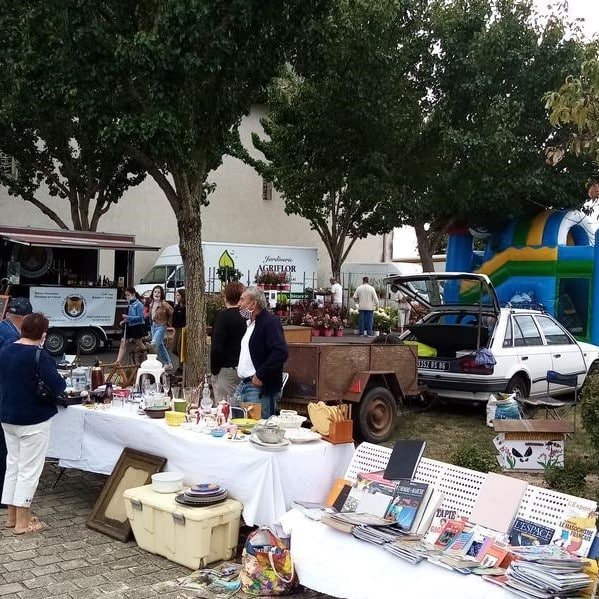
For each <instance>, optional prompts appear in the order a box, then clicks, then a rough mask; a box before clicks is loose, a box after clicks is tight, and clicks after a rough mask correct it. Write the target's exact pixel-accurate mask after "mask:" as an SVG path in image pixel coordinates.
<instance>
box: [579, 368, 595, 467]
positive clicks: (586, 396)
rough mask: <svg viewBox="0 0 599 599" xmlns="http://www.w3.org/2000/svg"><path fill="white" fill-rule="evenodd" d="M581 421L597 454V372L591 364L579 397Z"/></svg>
mask: <svg viewBox="0 0 599 599" xmlns="http://www.w3.org/2000/svg"><path fill="white" fill-rule="evenodd" d="M580 405H581V414H582V422H583V423H584V428H585V430H586V432H587V434H588V435H589V441H590V442H591V446H592V448H593V451H594V453H595V455H596V456H599V373H598V372H597V370H596V369H595V368H594V367H593V366H592V367H591V370H590V374H589V375H588V376H587V379H586V381H585V383H584V387H583V388H582V396H581V398H580Z"/></svg>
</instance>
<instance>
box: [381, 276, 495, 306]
mask: <svg viewBox="0 0 599 599" xmlns="http://www.w3.org/2000/svg"><path fill="white" fill-rule="evenodd" d="M386 281H387V283H390V284H391V289H392V290H394V291H401V292H402V293H405V294H406V295H408V296H410V297H411V298H412V299H415V300H416V301H418V302H420V303H421V304H423V305H425V306H427V307H428V308H429V309H431V310H435V309H441V308H442V309H448V308H457V307H461V308H463V307H470V308H472V307H480V308H483V309H484V308H487V309H492V310H494V311H497V309H498V308H499V304H498V301H497V296H496V294H495V291H494V290H493V289H492V287H491V286H490V284H489V283H488V279H486V278H482V277H477V276H476V275H468V274H464V275H461V274H447V275H443V273H423V274H421V275H405V276H399V277H390V278H388V279H386Z"/></svg>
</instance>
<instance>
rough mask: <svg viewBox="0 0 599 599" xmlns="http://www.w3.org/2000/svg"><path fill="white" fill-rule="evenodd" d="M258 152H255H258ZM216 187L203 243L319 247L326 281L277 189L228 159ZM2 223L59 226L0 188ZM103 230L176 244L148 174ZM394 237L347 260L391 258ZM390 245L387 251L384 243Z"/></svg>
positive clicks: (169, 214)
mask: <svg viewBox="0 0 599 599" xmlns="http://www.w3.org/2000/svg"><path fill="white" fill-rule="evenodd" d="M263 114H264V110H263V109H262V108H255V109H254V110H253V111H252V113H251V114H250V115H249V116H248V117H247V118H245V119H244V121H243V123H242V126H241V137H242V141H243V142H244V144H245V145H246V147H248V148H251V147H252V145H251V132H252V131H259V130H261V127H260V123H259V119H260V118H261V116H262V115H263ZM254 152H255V150H254ZM210 181H213V182H215V183H216V190H215V191H214V193H212V194H211V195H210V198H209V199H210V205H209V206H208V207H205V208H204V209H203V230H202V239H203V240H204V241H223V242H237V243H255V244H274V245H295V246H309V247H316V248H318V262H319V279H320V283H321V284H325V283H328V277H329V276H330V262H329V259H328V254H327V252H326V249H325V247H324V245H323V244H322V242H321V241H320V238H319V237H318V235H317V234H316V233H315V232H314V231H311V230H310V227H309V224H308V222H307V221H306V220H305V219H303V218H301V217H299V216H288V215H287V214H285V210H284V203H283V201H282V200H281V199H280V197H279V195H278V194H277V193H276V192H273V194H272V200H263V199H262V178H261V177H260V176H259V175H258V173H257V172H256V171H255V170H254V169H253V168H251V167H249V166H247V165H246V164H244V163H242V162H241V161H239V160H237V159H235V158H231V157H226V158H225V159H224V161H223V164H222V165H221V166H220V167H219V168H218V169H217V170H216V171H215V172H214V173H213V174H212V175H211V176H210ZM46 197H47V203H48V205H50V206H51V207H52V208H53V209H54V210H56V212H58V214H59V215H60V216H61V218H63V219H64V220H65V222H66V223H67V224H69V225H70V226H71V225H72V223H71V219H70V215H69V210H68V204H67V202H66V201H64V200H59V199H56V198H49V197H48V196H46ZM0 222H2V223H3V224H5V225H15V226H31V227H39V228H49V229H55V228H57V227H56V225H54V223H53V222H52V221H51V220H50V219H49V218H48V217H47V216H45V215H44V214H43V213H42V212H41V211H40V210H38V209H37V208H35V207H34V206H32V205H31V204H29V203H28V202H25V201H23V200H21V199H19V198H14V197H9V196H8V194H7V193H6V189H5V188H3V187H2V186H0ZM98 230H99V231H106V232H111V233H128V234H134V235H135V236H136V241H137V242H138V243H141V244H146V245H155V246H160V247H164V246H167V245H171V244H173V243H177V242H178V233H177V225H176V220H175V215H174V212H173V210H172V208H171V207H170V205H169V203H168V201H167V200H166V198H165V196H164V194H163V193H162V191H161V190H160V189H159V187H158V186H157V185H156V184H155V183H154V181H153V179H151V178H150V177H147V178H146V180H145V181H144V182H143V183H142V184H141V185H139V186H137V187H135V188H133V189H130V190H128V191H127V192H126V193H125V195H124V196H123V198H122V199H121V200H120V201H119V203H118V204H117V205H116V206H113V207H111V209H110V210H109V211H108V212H107V213H106V214H105V215H104V216H103V217H102V218H101V219H100V223H99V226H98ZM390 240H391V235H388V236H370V237H368V238H366V239H363V240H358V241H357V242H356V244H355V245H354V247H353V248H352V251H351V253H350V255H349V257H348V261H349V262H379V261H382V260H384V259H386V260H391V251H392V248H391V241H390ZM384 242H385V245H386V246H387V251H386V253H384V252H383V244H384ZM157 255H158V253H157V252H138V253H137V254H136V256H135V265H136V268H135V280H136V281H137V280H139V278H140V277H141V276H143V274H144V273H145V272H146V271H147V270H148V269H149V268H150V266H151V265H152V264H153V263H154V261H155V259H156V257H157ZM112 260H113V254H112V252H102V256H101V273H102V274H106V275H108V276H111V273H110V264H111V263H112Z"/></svg>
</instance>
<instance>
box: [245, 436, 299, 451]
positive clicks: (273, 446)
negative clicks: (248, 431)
mask: <svg viewBox="0 0 599 599" xmlns="http://www.w3.org/2000/svg"><path fill="white" fill-rule="evenodd" d="M250 443H252V445H254V446H255V447H258V448H259V449H263V450H264V451H285V450H286V449H287V448H288V447H289V446H290V445H291V443H290V442H289V441H288V440H287V439H283V441H281V443H263V442H262V441H260V440H259V439H257V438H254V436H253V435H252V436H251V437H250Z"/></svg>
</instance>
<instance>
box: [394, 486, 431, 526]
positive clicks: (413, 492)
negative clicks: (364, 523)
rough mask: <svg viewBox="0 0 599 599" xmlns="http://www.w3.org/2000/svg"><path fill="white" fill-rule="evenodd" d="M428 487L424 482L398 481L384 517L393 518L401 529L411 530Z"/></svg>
mask: <svg viewBox="0 0 599 599" xmlns="http://www.w3.org/2000/svg"><path fill="white" fill-rule="evenodd" d="M428 489H429V486H428V484H426V483H417V482H414V481H411V480H404V481H400V482H399V483H398V484H397V488H396V491H395V497H393V500H392V501H391V503H390V505H389V509H388V510H387V514H386V517H388V518H392V519H393V520H395V522H396V524H397V526H398V527H399V528H400V529H401V530H404V531H411V530H412V526H413V525H414V522H415V520H416V516H417V514H418V510H419V509H420V508H421V507H422V504H423V502H424V500H425V497H426V493H427V491H428Z"/></svg>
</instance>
